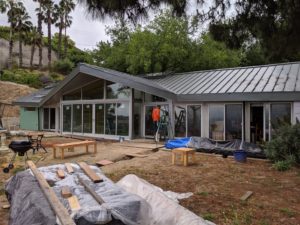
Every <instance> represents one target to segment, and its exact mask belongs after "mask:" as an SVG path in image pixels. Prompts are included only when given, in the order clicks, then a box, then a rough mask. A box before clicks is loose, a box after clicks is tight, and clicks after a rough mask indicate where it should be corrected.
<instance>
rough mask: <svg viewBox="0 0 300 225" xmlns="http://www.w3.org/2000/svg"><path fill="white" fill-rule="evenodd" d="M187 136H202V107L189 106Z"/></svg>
mask: <svg viewBox="0 0 300 225" xmlns="http://www.w3.org/2000/svg"><path fill="white" fill-rule="evenodd" d="M187 136H189V137H190V136H197V137H200V136H201V106H200V105H188V106H187Z"/></svg>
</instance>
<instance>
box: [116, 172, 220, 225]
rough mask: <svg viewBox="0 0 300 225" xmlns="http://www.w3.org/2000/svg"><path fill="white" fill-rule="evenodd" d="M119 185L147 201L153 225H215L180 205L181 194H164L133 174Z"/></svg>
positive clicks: (118, 183) (119, 182)
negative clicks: (150, 209)
mask: <svg viewBox="0 0 300 225" xmlns="http://www.w3.org/2000/svg"><path fill="white" fill-rule="evenodd" d="M117 185H119V186H120V187H122V188H124V189H125V190H126V191H128V192H130V193H132V194H136V195H138V196H140V197H142V198H144V199H146V200H147V202H148V203H149V204H150V206H151V208H152V215H151V218H150V220H149V224H151V225H215V224H214V223H212V222H210V221H207V220H204V219H203V218H201V217H199V216H198V215H196V214H195V213H193V212H191V211H189V210H187V209H186V208H184V207H182V206H181V205H179V204H178V202H177V201H176V199H177V198H180V196H181V194H178V193H175V192H164V191H163V190H162V189H161V188H159V187H157V186H155V185H152V184H150V183H148V182H147V181H145V180H143V179H141V178H139V177H137V176H135V175H133V174H129V175H127V176H125V177H123V178H122V179H121V180H120V181H118V182H117ZM183 194H185V195H186V194H189V193H183Z"/></svg>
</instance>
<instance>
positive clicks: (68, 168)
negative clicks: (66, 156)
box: [65, 163, 74, 173]
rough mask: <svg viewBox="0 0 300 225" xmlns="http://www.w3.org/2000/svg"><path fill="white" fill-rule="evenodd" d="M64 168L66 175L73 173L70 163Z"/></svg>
mask: <svg viewBox="0 0 300 225" xmlns="http://www.w3.org/2000/svg"><path fill="white" fill-rule="evenodd" d="M65 167H66V169H67V171H68V173H74V170H73V167H72V165H71V163H65Z"/></svg>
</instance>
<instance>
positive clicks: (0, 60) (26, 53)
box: [0, 38, 57, 70]
mask: <svg viewBox="0 0 300 225" xmlns="http://www.w3.org/2000/svg"><path fill="white" fill-rule="evenodd" d="M47 51H48V50H47V47H43V60H42V63H43V65H45V66H46V65H48V56H47V54H48V52H47ZM0 55H1V57H0V70H1V69H3V68H5V67H6V65H7V60H8V57H9V42H8V41H7V40H5V39H1V38H0ZM30 56H31V46H30V45H23V65H24V67H29V65H30ZM56 60H57V57H56V54H55V52H52V61H56ZM13 61H14V62H15V63H16V64H18V62H19V42H18V41H16V42H14V48H13ZM38 63H39V52H38V48H36V50H35V53H34V58H33V65H38Z"/></svg>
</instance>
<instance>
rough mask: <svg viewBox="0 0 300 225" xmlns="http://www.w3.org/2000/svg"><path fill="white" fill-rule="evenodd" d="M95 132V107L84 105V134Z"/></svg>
mask: <svg viewBox="0 0 300 225" xmlns="http://www.w3.org/2000/svg"><path fill="white" fill-rule="evenodd" d="M92 132H93V105H92V104H84V105H83V133H92Z"/></svg>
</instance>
